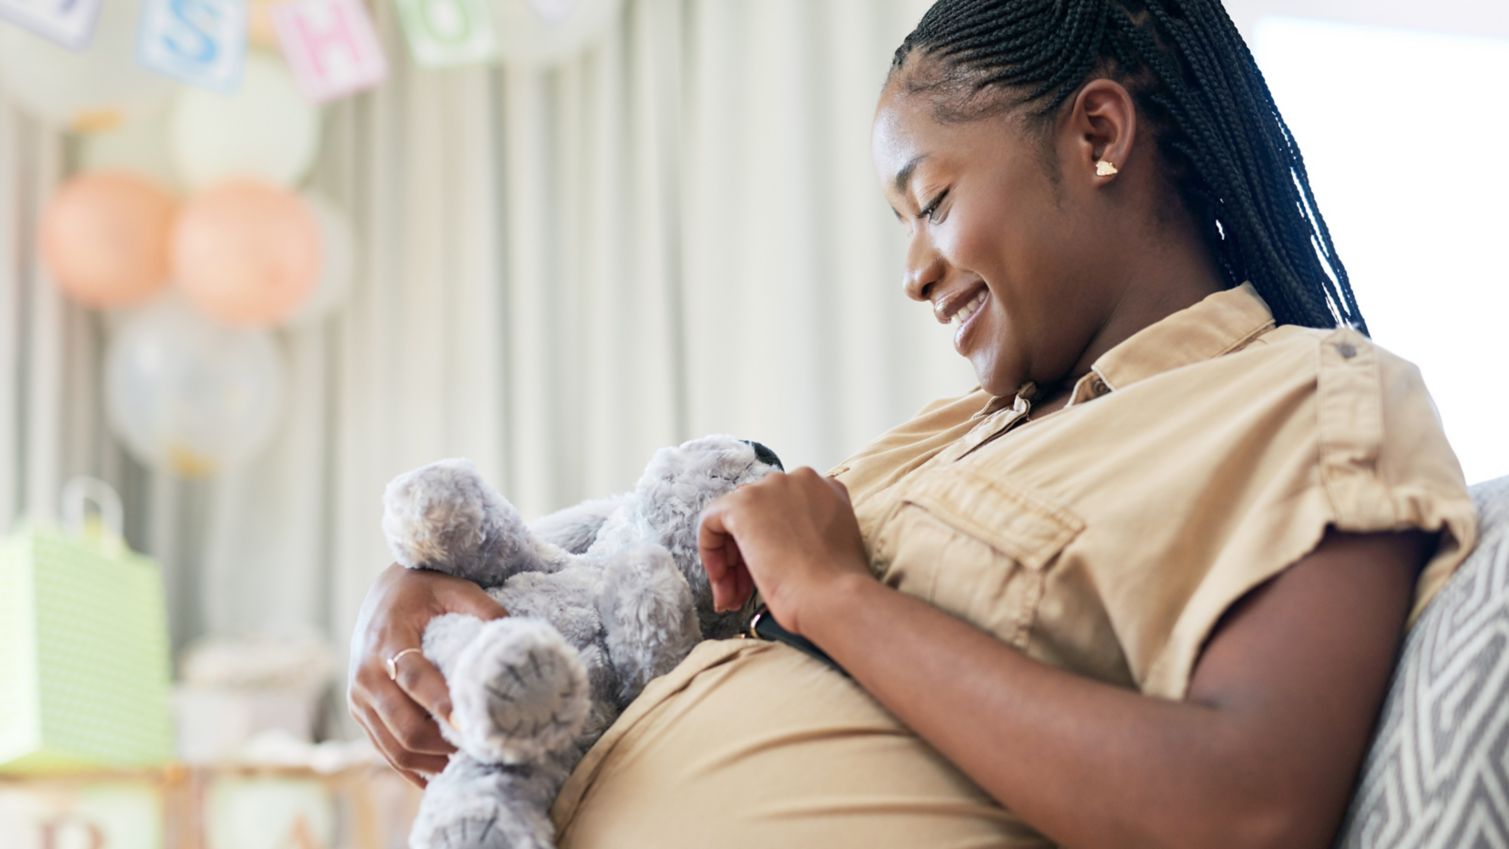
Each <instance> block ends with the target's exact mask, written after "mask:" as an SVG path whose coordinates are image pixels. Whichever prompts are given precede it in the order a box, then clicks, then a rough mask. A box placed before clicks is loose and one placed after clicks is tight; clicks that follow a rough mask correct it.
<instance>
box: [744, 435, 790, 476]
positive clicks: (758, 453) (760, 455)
mask: <svg viewBox="0 0 1509 849" xmlns="http://www.w3.org/2000/svg"><path fill="white" fill-rule="evenodd" d="M743 442H744V444H745V445H748V446H750V447H751V448H753V449H754V450H755V459H756V460H759V461H760V462H761V463H764V464H765V465H767V466H775V467H776V468H777V469H780V470H781V471H783V472H784V471H786V467H785V466H783V465H781V458H780V457H777V456H776V455H775V452H774V451H771V450H770V449H769V448H766V447H765V446H763V445H761V444H760V443H758V442H755V441H753V440H749V439H745V440H743Z"/></svg>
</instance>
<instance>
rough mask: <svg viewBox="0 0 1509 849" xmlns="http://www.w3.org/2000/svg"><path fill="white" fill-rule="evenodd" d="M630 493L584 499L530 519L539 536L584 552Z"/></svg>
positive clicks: (569, 548)
mask: <svg viewBox="0 0 1509 849" xmlns="http://www.w3.org/2000/svg"><path fill="white" fill-rule="evenodd" d="M628 499H629V495H627V494H624V495H615V496H612V497H611V498H597V499H593V500H591V501H583V502H582V503H580V504H575V505H572V506H570V507H567V508H566V509H564V510H560V511H557V512H555V513H551V514H550V515H548V516H541V517H540V518H538V519H535V520H534V521H533V522H530V523H529V529H530V530H531V531H533V532H534V534H535V536H537V537H539V538H540V539H542V540H544V541H545V542H548V543H550V544H552V545H556V546H559V547H561V548H563V549H565V550H566V551H569V552H571V553H572V554H582V553H584V552H586V550H587V549H589V548H591V547H592V543H593V542H594V541H595V540H596V539H597V532H598V531H599V530H600V529H601V528H602V526H603V523H604V522H606V521H607V520H608V517H609V516H611V515H612V514H613V513H614V511H616V510H618V509H619V508H620V507H621V506H623V505H624V504H626V503H627V502H628Z"/></svg>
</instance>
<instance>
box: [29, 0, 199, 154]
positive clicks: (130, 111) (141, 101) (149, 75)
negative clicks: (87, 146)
mask: <svg viewBox="0 0 1509 849" xmlns="http://www.w3.org/2000/svg"><path fill="white" fill-rule="evenodd" d="M102 5H103V7H104V8H103V9H102V10H101V12H100V17H99V20H98V21H97V22H96V23H95V26H94V35H93V37H92V38H91V39H90V41H89V45H88V47H86V48H85V49H83V50H80V51H73V50H69V49H67V48H65V47H61V46H59V45H57V44H54V43H53V42H51V41H48V40H47V39H45V38H43V37H42V36H40V35H37V34H35V33H32V32H30V31H28V30H24V29H22V28H20V27H18V26H15V25H13V24H10V23H8V22H6V23H0V95H3V96H4V97H5V98H6V99H8V100H11V101H14V102H15V104H16V105H17V106H18V107H20V108H21V109H22V110H23V111H24V112H26V113H27V114H29V115H31V116H33V117H35V118H36V119H37V120H39V121H41V122H42V123H44V124H47V125H49V126H51V127H55V128H57V129H61V130H70V131H75V132H97V131H101V130H108V129H110V128H112V127H114V126H117V125H118V124H120V123H121V122H122V121H125V120H127V119H129V118H131V117H133V116H139V115H143V114H147V113H150V112H151V111H152V110H154V109H158V108H161V106H162V104H163V103H164V102H165V101H166V100H167V99H168V96H169V95H170V94H171V93H172V91H173V82H172V81H171V80H169V79H168V78H167V77H164V76H162V75H161V74H156V73H153V72H152V71H149V70H147V69H146V68H143V67H142V66H141V65H139V64H138V63H137V61H136V25H137V21H138V20H139V19H140V16H141V3H140V2H138V0H109V2H107V3H104V4H102Z"/></svg>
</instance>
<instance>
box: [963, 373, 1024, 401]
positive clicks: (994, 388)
mask: <svg viewBox="0 0 1509 849" xmlns="http://www.w3.org/2000/svg"><path fill="white" fill-rule="evenodd" d="M975 377H977V378H979V380H980V388H981V389H984V390H985V391H986V392H989V393H990V394H991V395H993V396H995V397H998V398H999V397H1007V398H1015V397H1016V391H1017V390H1018V389H1020V388H1022V384H1023V383H1026V382H1027V379H1026V378H1025V377H1016V376H1002V375H999V374H995V373H991V372H986V371H984V370H983V369H977V370H976V371H975Z"/></svg>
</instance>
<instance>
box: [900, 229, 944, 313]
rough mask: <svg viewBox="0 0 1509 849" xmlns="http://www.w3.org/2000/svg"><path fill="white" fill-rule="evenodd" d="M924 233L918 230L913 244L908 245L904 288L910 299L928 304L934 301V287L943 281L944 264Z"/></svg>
mask: <svg viewBox="0 0 1509 849" xmlns="http://www.w3.org/2000/svg"><path fill="white" fill-rule="evenodd" d="M923 231H924V228H921V227H918V228H916V231H915V232H914V233H913V235H912V241H911V243H910V244H908V245H907V250H906V268H905V269H903V273H902V288H904V289H905V290H906V296H907V297H908V298H911V299H912V300H914V301H922V302H926V301H929V300H931V299H932V293H933V286H934V285H935V284H936V283H937V282H938V281H939V280H942V279H943V274H944V262H943V257H942V256H940V255H939V254H938V251H937V250H936V249H934V248H933V246H932V243H930V242H929V241H928V240H927V238H926V235H925V233H924V232H923Z"/></svg>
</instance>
